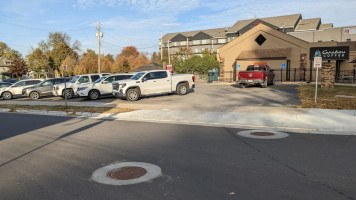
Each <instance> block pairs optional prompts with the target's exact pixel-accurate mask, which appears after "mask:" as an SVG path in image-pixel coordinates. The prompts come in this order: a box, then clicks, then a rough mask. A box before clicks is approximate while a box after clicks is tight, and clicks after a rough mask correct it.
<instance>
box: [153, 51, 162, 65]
mask: <svg viewBox="0 0 356 200" xmlns="http://www.w3.org/2000/svg"><path fill="white" fill-rule="evenodd" d="M160 61H161V55H157V53H156V52H153V53H152V56H151V62H153V63H159V62H160Z"/></svg>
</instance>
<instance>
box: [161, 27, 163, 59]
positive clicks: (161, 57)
mask: <svg viewBox="0 0 356 200" xmlns="http://www.w3.org/2000/svg"><path fill="white" fill-rule="evenodd" d="M162 46H163V41H162V33H161V60H163V49H162Z"/></svg>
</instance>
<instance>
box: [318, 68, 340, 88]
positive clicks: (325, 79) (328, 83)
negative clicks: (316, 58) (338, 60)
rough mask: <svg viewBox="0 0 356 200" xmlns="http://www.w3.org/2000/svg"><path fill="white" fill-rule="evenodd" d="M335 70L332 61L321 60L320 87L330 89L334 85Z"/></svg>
mask: <svg viewBox="0 0 356 200" xmlns="http://www.w3.org/2000/svg"><path fill="white" fill-rule="evenodd" d="M335 71H336V67H335V64H334V63H328V62H323V67H322V69H321V89H331V88H334V85H335Z"/></svg>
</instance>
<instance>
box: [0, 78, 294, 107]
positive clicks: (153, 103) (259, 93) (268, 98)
mask: <svg viewBox="0 0 356 200" xmlns="http://www.w3.org/2000/svg"><path fill="white" fill-rule="evenodd" d="M297 87H298V85H290V84H284V85H281V84H279V85H274V86H269V87H268V88H261V87H259V86H256V87H248V88H244V89H242V88H239V87H238V86H237V85H235V84H234V83H206V82H197V83H196V88H195V89H194V90H192V91H190V92H189V93H188V94H187V95H184V96H179V95H176V94H170V95H157V96H150V97H143V98H141V99H140V100H139V101H136V102H129V101H127V100H125V99H117V98H115V97H106V98H103V99H100V100H97V101H91V100H87V99H84V98H74V99H70V100H68V101H69V102H73V103H75V104H76V105H95V104H100V105H104V106H113V107H114V106H119V107H126V108H135V109H169V110H189V111H207V112H234V111H241V110H243V109H248V108H250V107H282V106H293V105H298V104H299V103H300V102H299V98H298V94H297V93H298V91H297ZM24 101H25V102H29V101H31V102H34V104H36V103H35V102H38V104H43V103H44V102H52V103H59V104H62V103H63V105H64V100H63V99H62V98H60V97H43V98H41V99H39V100H37V101H32V100H31V99H30V98H16V99H13V100H10V101H5V100H1V101H0V103H1V104H9V103H19V102H24Z"/></svg>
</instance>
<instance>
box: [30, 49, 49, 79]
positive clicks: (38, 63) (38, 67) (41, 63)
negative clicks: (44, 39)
mask: <svg viewBox="0 0 356 200" xmlns="http://www.w3.org/2000/svg"><path fill="white" fill-rule="evenodd" d="M27 63H28V67H29V70H31V71H35V72H36V73H37V74H38V76H40V73H41V72H42V71H43V70H46V71H47V70H48V59H47V56H46V55H45V54H44V52H43V51H42V50H41V49H40V48H36V49H34V50H32V52H31V53H30V54H28V55H27Z"/></svg>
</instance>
